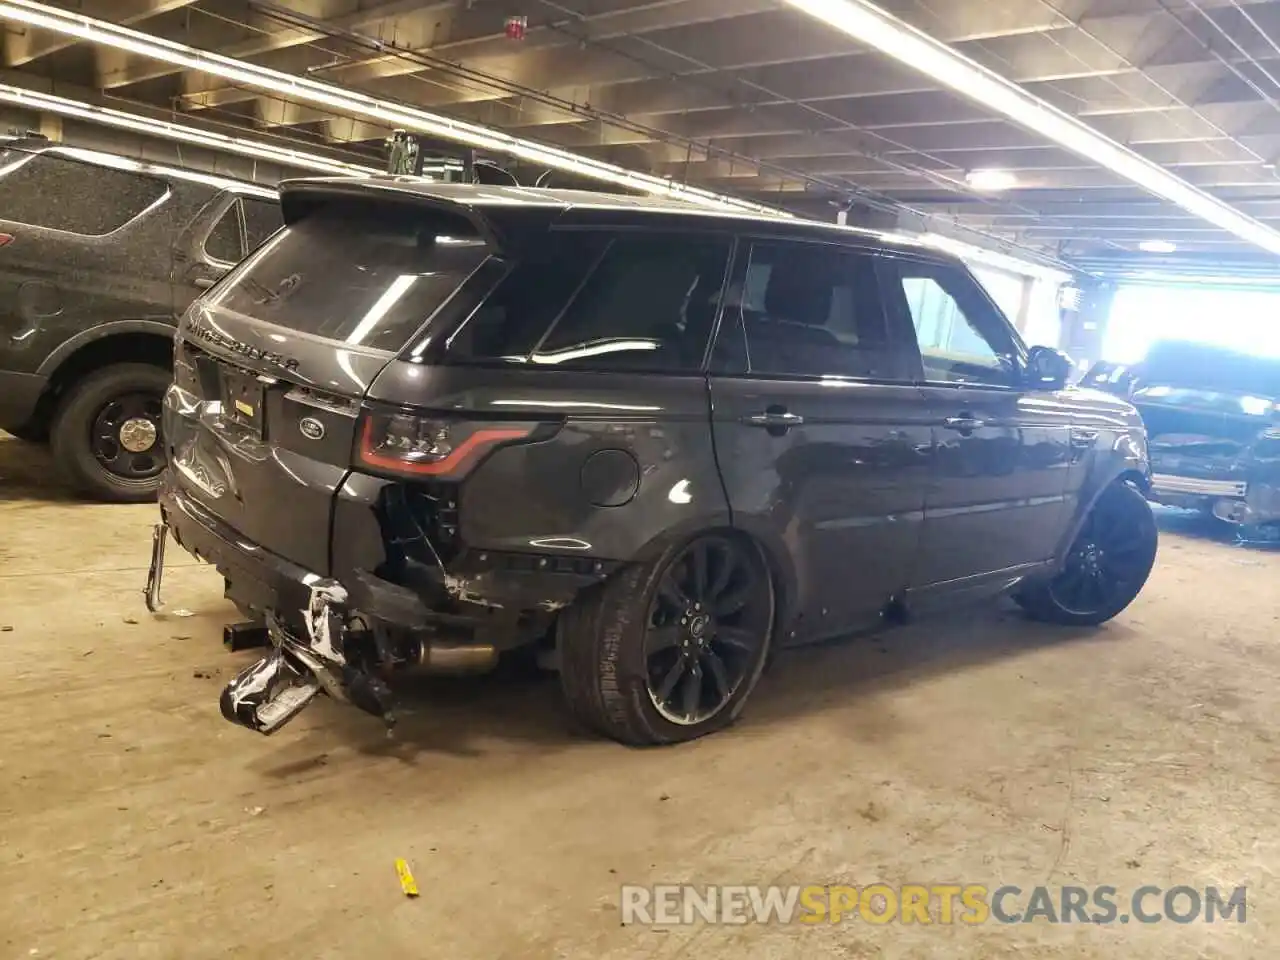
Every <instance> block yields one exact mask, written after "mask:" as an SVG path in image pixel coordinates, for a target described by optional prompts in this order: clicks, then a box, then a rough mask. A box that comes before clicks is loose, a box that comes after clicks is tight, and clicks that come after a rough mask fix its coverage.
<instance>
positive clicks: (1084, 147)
mask: <svg viewBox="0 0 1280 960" xmlns="http://www.w3.org/2000/svg"><path fill="white" fill-rule="evenodd" d="M787 3H789V4H790V5H791V6H793V7H795V8H796V9H797V10H802V11H804V12H805V13H808V14H810V15H811V16H813V17H816V18H817V19H819V20H822V21H823V22H825V23H827V24H829V25H830V26H832V27H835V28H836V29H837V30H839V31H840V32H842V33H844V34H846V35H848V36H850V37H852V38H853V39H855V40H857V41H859V42H860V43H863V44H865V45H867V46H869V47H871V48H872V49H874V50H878V51H880V52H881V53H883V54H885V55H886V56H889V57H892V58H893V59H894V60H897V61H899V62H900V63H903V64H906V65H907V66H908V67H911V68H913V69H915V70H919V71H920V72H921V73H923V74H925V75H926V76H928V77H931V78H932V79H934V80H935V81H937V82H938V83H940V84H942V85H943V86H945V87H948V88H949V89H951V90H954V91H956V92H957V93H960V94H962V95H963V96H965V97H968V98H969V99H971V100H973V101H975V102H976V103H978V104H979V105H981V106H985V107H986V108H988V109H989V110H992V111H993V112H995V113H998V114H1001V115H1003V116H1005V117H1007V118H1009V119H1010V120H1012V121H1014V122H1015V123H1018V124H1020V125H1021V126H1023V127H1026V128H1027V129H1028V130H1031V131H1033V132H1035V133H1038V134H1040V135H1041V136H1042V137H1044V138H1046V139H1047V140H1051V141H1052V142H1054V143H1056V144H1058V145H1060V146H1062V147H1065V148H1066V149H1068V150H1070V151H1072V152H1073V153H1076V154H1079V155H1080V156H1082V157H1084V158H1085V159H1086V160H1089V161H1091V162H1093V163H1096V164H1098V165H1099V166H1102V167H1105V168H1106V169H1108V170H1110V171H1111V172H1112V173H1115V174H1117V175H1118V176H1121V177H1123V178H1124V179H1126V180H1130V181H1132V182H1133V183H1135V184H1137V185H1138V186H1140V187H1142V188H1143V189H1144V190H1147V191H1149V192H1151V193H1153V194H1155V195H1156V196H1158V197H1163V198H1164V199H1166V200H1169V201H1170V202H1172V203H1175V204H1177V205H1178V206H1180V207H1182V209H1184V210H1186V211H1188V212H1189V213H1193V214H1195V215H1196V216H1198V217H1200V218H1202V219H1204V220H1207V221H1208V222H1209V223H1212V224H1214V225H1215V226H1218V227H1221V228H1222V229H1223V230H1226V231H1228V232H1229V233H1233V234H1235V235H1236V236H1238V237H1240V238H1241V239H1243V240H1247V241H1248V242H1249V243H1252V244H1254V245H1256V246H1259V247H1261V248H1262V249H1264V250H1267V251H1269V252H1271V253H1275V254H1280V233H1278V232H1276V231H1275V230H1273V229H1271V228H1270V227H1268V226H1265V225H1264V224H1262V223H1260V222H1258V221H1257V220H1254V219H1253V218H1252V217H1249V216H1246V215H1245V214H1243V213H1241V212H1240V211H1239V210H1236V209H1235V208H1234V207H1232V206H1230V205H1229V204H1226V203H1223V202H1222V201H1221V200H1219V199H1218V198H1217V197H1214V196H1212V195H1211V194H1208V193H1206V192H1205V191H1203V190H1201V189H1199V188H1198V187H1194V186H1192V185H1191V184H1189V183H1187V182H1186V181H1185V180H1183V179H1182V178H1180V177H1178V176H1176V175H1174V174H1172V173H1170V172H1169V171H1168V170H1166V169H1165V168H1164V167H1162V166H1160V164H1158V163H1154V162H1152V161H1151V160H1148V159H1147V158H1146V157H1144V156H1142V155H1141V154H1138V153H1135V152H1134V151H1133V150H1130V149H1129V148H1128V147H1126V146H1123V145H1121V144H1119V143H1116V142H1115V141H1114V140H1112V139H1110V138H1109V137H1105V136H1103V135H1102V134H1101V133H1098V131H1096V130H1094V129H1093V128H1092V127H1090V126H1088V125H1087V124H1085V123H1083V122H1081V121H1080V120H1077V119H1076V118H1075V117H1073V116H1071V115H1070V114H1067V113H1064V112H1063V111H1061V110H1059V109H1057V108H1056V107H1053V106H1051V105H1049V104H1047V103H1045V102H1044V101H1043V100H1040V99H1039V98H1037V97H1035V96H1033V95H1032V94H1030V93H1028V92H1027V91H1025V90H1023V89H1022V87H1020V86H1018V85H1017V84H1016V83H1013V82H1012V81H1010V80H1007V79H1005V78H1004V77H1002V76H1000V75H999V74H997V73H995V72H993V71H991V70H988V69H987V68H986V67H984V66H982V65H981V64H979V63H977V62H976V61H974V60H971V59H969V58H968V57H966V56H964V55H963V54H961V53H959V52H957V51H956V50H953V49H952V48H951V47H949V46H947V45H946V44H945V43H942V42H941V41H939V40H935V39H934V38H933V37H931V36H929V35H928V34H927V33H925V32H924V31H922V30H917V29H916V28H915V27H913V26H911V25H910V24H908V23H906V22H905V21H903V20H900V19H898V18H897V17H895V16H893V15H892V14H889V13H886V12H885V11H884V10H882V9H880V8H879V7H877V6H876V5H875V4H873V3H870V2H869V0H787ZM9 5H10V4H8V3H5V4H0V15H3V7H6V6H9Z"/></svg>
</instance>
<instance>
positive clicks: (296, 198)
mask: <svg viewBox="0 0 1280 960" xmlns="http://www.w3.org/2000/svg"><path fill="white" fill-rule="evenodd" d="M410 182H413V181H410ZM405 185H406V181H405V180H404V179H402V178H398V177H387V178H386V179H385V180H376V179H358V180H357V179H351V178H344V177H334V178H324V179H314V180H285V181H283V182H282V183H281V184H280V210H281V213H282V214H283V215H284V222H285V224H286V225H288V224H292V223H297V222H298V221H299V220H301V219H303V218H304V217H307V216H309V215H311V214H313V213H314V212H315V211H316V210H318V209H320V208H321V207H324V206H326V205H327V204H330V203H334V202H336V201H342V200H364V201H374V202H377V203H386V204H395V205H397V206H410V207H418V208H420V209H426V210H433V211H436V212H438V213H443V214H447V215H449V216H453V217H458V218H460V219H463V220H465V221H466V222H467V223H469V224H470V225H471V227H472V229H474V230H475V232H476V234H477V235H478V236H479V237H480V238H481V239H482V240H484V242H485V243H486V244H487V245H488V246H489V247H491V248H492V249H493V250H494V251H496V252H499V253H501V252H505V251H506V250H508V249H509V248H510V246H511V243H512V240H513V231H512V230H511V229H510V226H511V225H509V224H504V225H502V226H501V227H500V226H499V224H497V223H495V222H494V220H493V219H492V218H491V217H489V216H486V214H485V210H484V208H483V207H481V206H479V205H476V204H470V203H467V202H465V201H464V200H459V199H455V198H451V197H441V196H437V195H435V194H432V193H428V192H426V191H424V190H422V189H405ZM415 185H416V184H415Z"/></svg>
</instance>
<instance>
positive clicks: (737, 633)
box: [644, 537, 773, 725]
mask: <svg viewBox="0 0 1280 960" xmlns="http://www.w3.org/2000/svg"><path fill="white" fill-rule="evenodd" d="M750 560H751V558H750V557H748V556H746V555H745V548H744V547H743V546H742V545H740V544H739V543H738V542H736V541H734V540H729V539H725V538H715V537H706V538H703V539H699V540H695V541H694V542H693V543H691V544H689V546H687V547H686V548H685V549H684V552H683V553H681V554H679V555H678V556H677V557H676V558H675V560H674V561H673V562H672V563H671V564H670V565H669V566H668V567H667V569H666V572H665V573H664V574H663V575H662V578H661V579H660V580H659V581H658V589H657V591H656V592H655V594H654V597H653V601H652V603H650V605H649V618H648V621H647V626H646V628H645V644H644V650H645V671H646V677H647V689H648V691H649V697H650V699H651V701H652V703H653V706H654V709H655V710H657V711H658V713H659V714H660V715H661V716H662V717H663V718H664V719H666V720H668V721H670V722H671V723H675V724H682V725H689V724H698V723H703V722H704V721H706V720H709V719H711V718H712V717H714V716H715V715H716V714H717V713H719V712H720V711H721V710H723V709H724V707H725V705H726V704H727V703H728V702H729V701H730V699H731V698H732V697H733V695H734V693H736V692H737V690H738V686H739V685H740V684H741V683H742V681H743V680H744V679H745V678H746V677H747V676H748V675H749V674H750V673H751V670H752V668H753V667H754V665H755V663H756V660H757V658H758V657H759V654H760V651H761V650H762V649H763V648H764V646H765V645H766V644H767V643H768V639H769V633H770V631H771V629H772V626H773V624H772V616H773V610H772V604H767V605H766V604H760V603H755V604H753V603H752V602H751V601H752V592H753V591H755V590H758V589H759V584H758V583H757V582H756V578H755V571H754V569H753V567H752V564H751V562H750Z"/></svg>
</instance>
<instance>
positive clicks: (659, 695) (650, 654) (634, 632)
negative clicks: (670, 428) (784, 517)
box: [557, 532, 776, 746]
mask: <svg viewBox="0 0 1280 960" xmlns="http://www.w3.org/2000/svg"><path fill="white" fill-rule="evenodd" d="M775 603H776V597H775V591H774V584H773V577H772V574H771V572H770V570H769V566H768V564H767V562H766V560H765V556H764V554H763V552H762V551H761V549H760V548H759V547H758V546H757V545H756V544H755V543H753V542H752V541H751V540H749V539H747V538H745V537H738V536H736V535H733V534H722V533H718V532H717V533H708V534H704V535H702V536H698V537H696V538H694V539H693V540H691V541H689V542H687V543H685V544H683V545H680V546H677V547H675V548H673V549H672V550H670V551H669V552H668V553H667V554H666V555H665V556H664V557H662V558H659V559H657V560H654V561H650V562H647V563H639V564H635V565H633V566H629V567H627V568H625V569H624V570H622V571H620V572H619V573H618V574H617V575H615V576H614V577H612V578H610V579H609V580H608V581H606V582H605V583H603V584H601V585H600V586H599V587H598V588H595V589H594V590H592V591H590V592H588V593H586V594H584V595H583V596H582V597H580V598H579V600H578V602H576V603H575V604H574V605H573V606H571V607H569V608H568V609H567V610H564V611H563V612H562V613H561V614H560V618H559V622H558V625H557V643H558V645H559V653H560V657H559V660H560V684H561V687H562V689H563V691H564V695H565V701H566V702H567V704H568V705H569V708H570V710H571V711H572V712H573V714H574V715H575V716H576V717H577V718H578V720H579V721H580V722H582V723H583V724H584V725H585V726H588V727H590V728H591V729H593V730H596V731H597V732H599V733H603V734H604V735H605V736H608V737H612V738H613V739H614V740H618V741H619V742H621V743H626V744H631V745H635V746H641V745H648V744H663V743H678V742H681V741H685V740H693V739H695V738H697V737H701V736H703V735H705V734H708V733H711V732H713V731H715V730H719V729H721V728H722V727H725V726H728V725H729V724H730V723H732V722H733V721H734V720H735V719H736V718H737V717H738V716H739V715H740V714H741V712H742V708H743V706H744V705H745V703H746V701H747V698H748V697H749V696H750V694H751V691H752V690H753V689H754V688H755V685H756V682H757V681H758V680H759V679H760V673H761V671H762V670H763V668H764V663H765V660H766V659H767V657H768V654H769V648H770V643H771V641H772V637H773V631H774V618H775Z"/></svg>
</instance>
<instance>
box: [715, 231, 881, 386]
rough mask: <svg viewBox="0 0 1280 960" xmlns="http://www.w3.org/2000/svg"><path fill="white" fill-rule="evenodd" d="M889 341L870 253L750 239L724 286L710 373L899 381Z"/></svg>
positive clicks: (817, 245) (812, 244) (819, 245)
mask: <svg viewBox="0 0 1280 960" xmlns="http://www.w3.org/2000/svg"><path fill="white" fill-rule="evenodd" d="M901 359H902V358H900V357H898V356H897V355H896V352H895V351H894V350H893V349H892V347H891V344H890V342H889V336H888V329H887V326H886V323H885V314H884V310H883V307H882V305H881V302H880V296H879V289H878V282H877V278H876V274H875V267H874V262H873V260H872V258H871V256H869V255H867V254H864V253H860V252H856V251H850V250H846V249H842V248H839V247H832V246H827V245H823V244H815V243H802V242H781V241H778V242H756V243H753V244H751V246H750V248H749V252H748V260H747V264H746V269H745V271H744V272H742V273H741V275H740V276H736V277H735V278H734V280H733V281H732V282H731V283H730V285H729V289H728V291H727V294H726V297H725V310H724V318H723V319H722V321H721V332H720V336H719V338H718V339H717V344H716V358H715V365H716V369H717V370H719V371H721V372H725V373H731V372H750V373H753V374H761V375H766V376H768V375H774V376H787V377H863V378H866V377H875V378H886V379H897V378H898V377H901V376H905V370H904V369H902V363H901V362H900V361H901Z"/></svg>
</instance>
